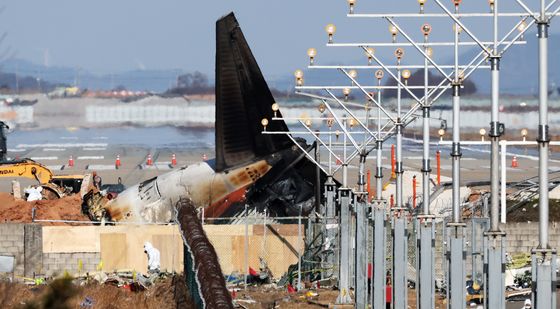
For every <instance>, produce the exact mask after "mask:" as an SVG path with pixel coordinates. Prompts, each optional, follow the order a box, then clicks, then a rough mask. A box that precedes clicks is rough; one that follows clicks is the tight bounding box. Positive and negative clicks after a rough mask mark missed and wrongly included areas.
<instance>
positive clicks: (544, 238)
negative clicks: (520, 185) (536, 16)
mask: <svg viewBox="0 0 560 309" xmlns="http://www.w3.org/2000/svg"><path fill="white" fill-rule="evenodd" d="M541 6H544V0H541ZM548 27H549V22H548V19H547V17H546V15H545V12H544V8H542V11H541V20H540V21H539V23H538V36H539V132H538V138H537V142H538V143H539V248H541V249H547V248H548V148H549V147H548V146H549V145H548V143H549V142H550V137H549V135H548Z"/></svg>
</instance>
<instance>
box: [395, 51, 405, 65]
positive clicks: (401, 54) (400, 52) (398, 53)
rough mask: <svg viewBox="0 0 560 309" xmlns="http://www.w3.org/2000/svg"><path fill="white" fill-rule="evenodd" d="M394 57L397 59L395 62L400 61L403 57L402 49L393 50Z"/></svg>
mask: <svg viewBox="0 0 560 309" xmlns="http://www.w3.org/2000/svg"><path fill="white" fill-rule="evenodd" d="M395 57H397V60H398V61H399V62H400V61H401V59H402V57H404V49H402V48H400V47H399V48H397V49H396V50H395Z"/></svg>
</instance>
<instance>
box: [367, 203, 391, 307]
mask: <svg viewBox="0 0 560 309" xmlns="http://www.w3.org/2000/svg"><path fill="white" fill-rule="evenodd" d="M372 215H373V220H374V223H373V228H374V231H373V232H374V237H373V241H374V242H373V274H372V278H371V285H372V290H373V292H372V298H373V299H372V308H385V296H386V293H385V284H386V281H385V280H386V276H385V268H386V267H385V263H386V261H385V251H386V250H387V247H386V244H387V236H386V225H385V222H386V219H387V202H385V201H383V202H382V201H379V200H377V201H376V202H374V204H373V205H372Z"/></svg>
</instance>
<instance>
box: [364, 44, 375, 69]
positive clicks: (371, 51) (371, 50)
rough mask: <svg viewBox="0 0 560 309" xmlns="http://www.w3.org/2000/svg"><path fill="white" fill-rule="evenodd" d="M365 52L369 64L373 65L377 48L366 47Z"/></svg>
mask: <svg viewBox="0 0 560 309" xmlns="http://www.w3.org/2000/svg"><path fill="white" fill-rule="evenodd" d="M365 54H366V57H367V63H368V65H371V62H372V59H373V55H374V54H375V49H374V48H373V47H368V48H366V52H365Z"/></svg>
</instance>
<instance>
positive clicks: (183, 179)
mask: <svg viewBox="0 0 560 309" xmlns="http://www.w3.org/2000/svg"><path fill="white" fill-rule="evenodd" d="M274 102H275V101H274V98H273V96H272V94H271V92H270V89H269V88H268V85H267V83H266V81H265V79H264V77H263V75H262V73H261V71H260V69H259V67H258V65H257V62H256V60H255V58H254V56H253V54H252V53H251V50H250V48H249V46H248V44H247V42H246V40H245V37H244V35H243V32H242V31H241V28H240V27H239V24H238V22H237V20H236V18H235V16H234V15H233V13H231V14H229V15H227V16H225V17H223V18H221V19H220V20H218V22H217V23H216V124H215V128H216V133H215V138H216V157H215V158H214V159H211V160H208V161H205V162H200V163H198V164H194V165H189V166H185V167H182V168H180V169H178V170H174V171H171V172H169V173H166V174H163V175H160V176H158V177H155V178H152V179H149V180H146V181H144V182H142V183H140V184H137V185H135V186H132V187H130V188H128V189H127V190H125V191H123V192H122V193H121V194H119V195H118V197H117V198H115V199H113V200H107V199H106V198H104V197H103V196H102V195H101V194H100V193H94V192H90V193H89V194H87V196H86V197H85V198H84V211H85V212H86V213H87V214H88V215H89V216H90V218H91V219H93V220H102V219H104V220H109V221H130V222H169V221H172V220H174V218H175V211H176V209H175V205H176V204H177V202H178V201H179V200H180V199H188V200H190V202H191V203H192V204H193V206H194V207H195V208H196V209H200V208H204V215H205V217H208V218H212V217H214V218H215V217H234V216H236V215H239V214H241V213H242V212H243V211H244V209H245V207H246V205H247V206H248V207H249V208H250V209H251V210H253V211H256V212H264V210H265V209H266V210H267V213H268V214H269V215H271V216H293V215H298V214H299V212H300V208H301V210H302V213H303V214H304V215H306V214H309V213H310V212H311V211H312V210H313V209H314V207H315V200H316V196H315V195H317V192H315V190H314V185H315V184H316V183H317V178H318V177H317V175H318V174H317V168H316V166H315V165H314V164H313V163H312V162H311V161H310V160H309V159H308V158H307V157H306V155H305V154H304V153H303V152H302V151H301V150H300V149H299V147H297V146H296V145H295V144H294V142H293V141H292V140H291V139H290V138H289V137H288V136H286V135H283V134H274V135H267V134H262V130H263V127H262V125H261V119H263V118H267V119H272V118H273V116H274V114H273V111H272V109H271V106H272V104H273V103H274ZM276 117H279V118H280V117H282V115H281V114H280V113H279V112H277V113H276ZM267 130H269V131H285V132H287V131H288V127H287V125H286V123H285V122H284V121H282V120H274V121H270V123H269V125H268V127H267ZM295 140H296V141H297V142H298V143H299V144H300V146H301V147H302V148H303V149H307V150H311V149H312V147H313V146H312V145H307V144H306V142H305V140H303V139H295ZM319 175H320V176H319V178H320V182H321V183H324V181H325V180H326V175H324V174H323V173H321V174H319ZM320 187H321V188H322V187H323V186H320Z"/></svg>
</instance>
